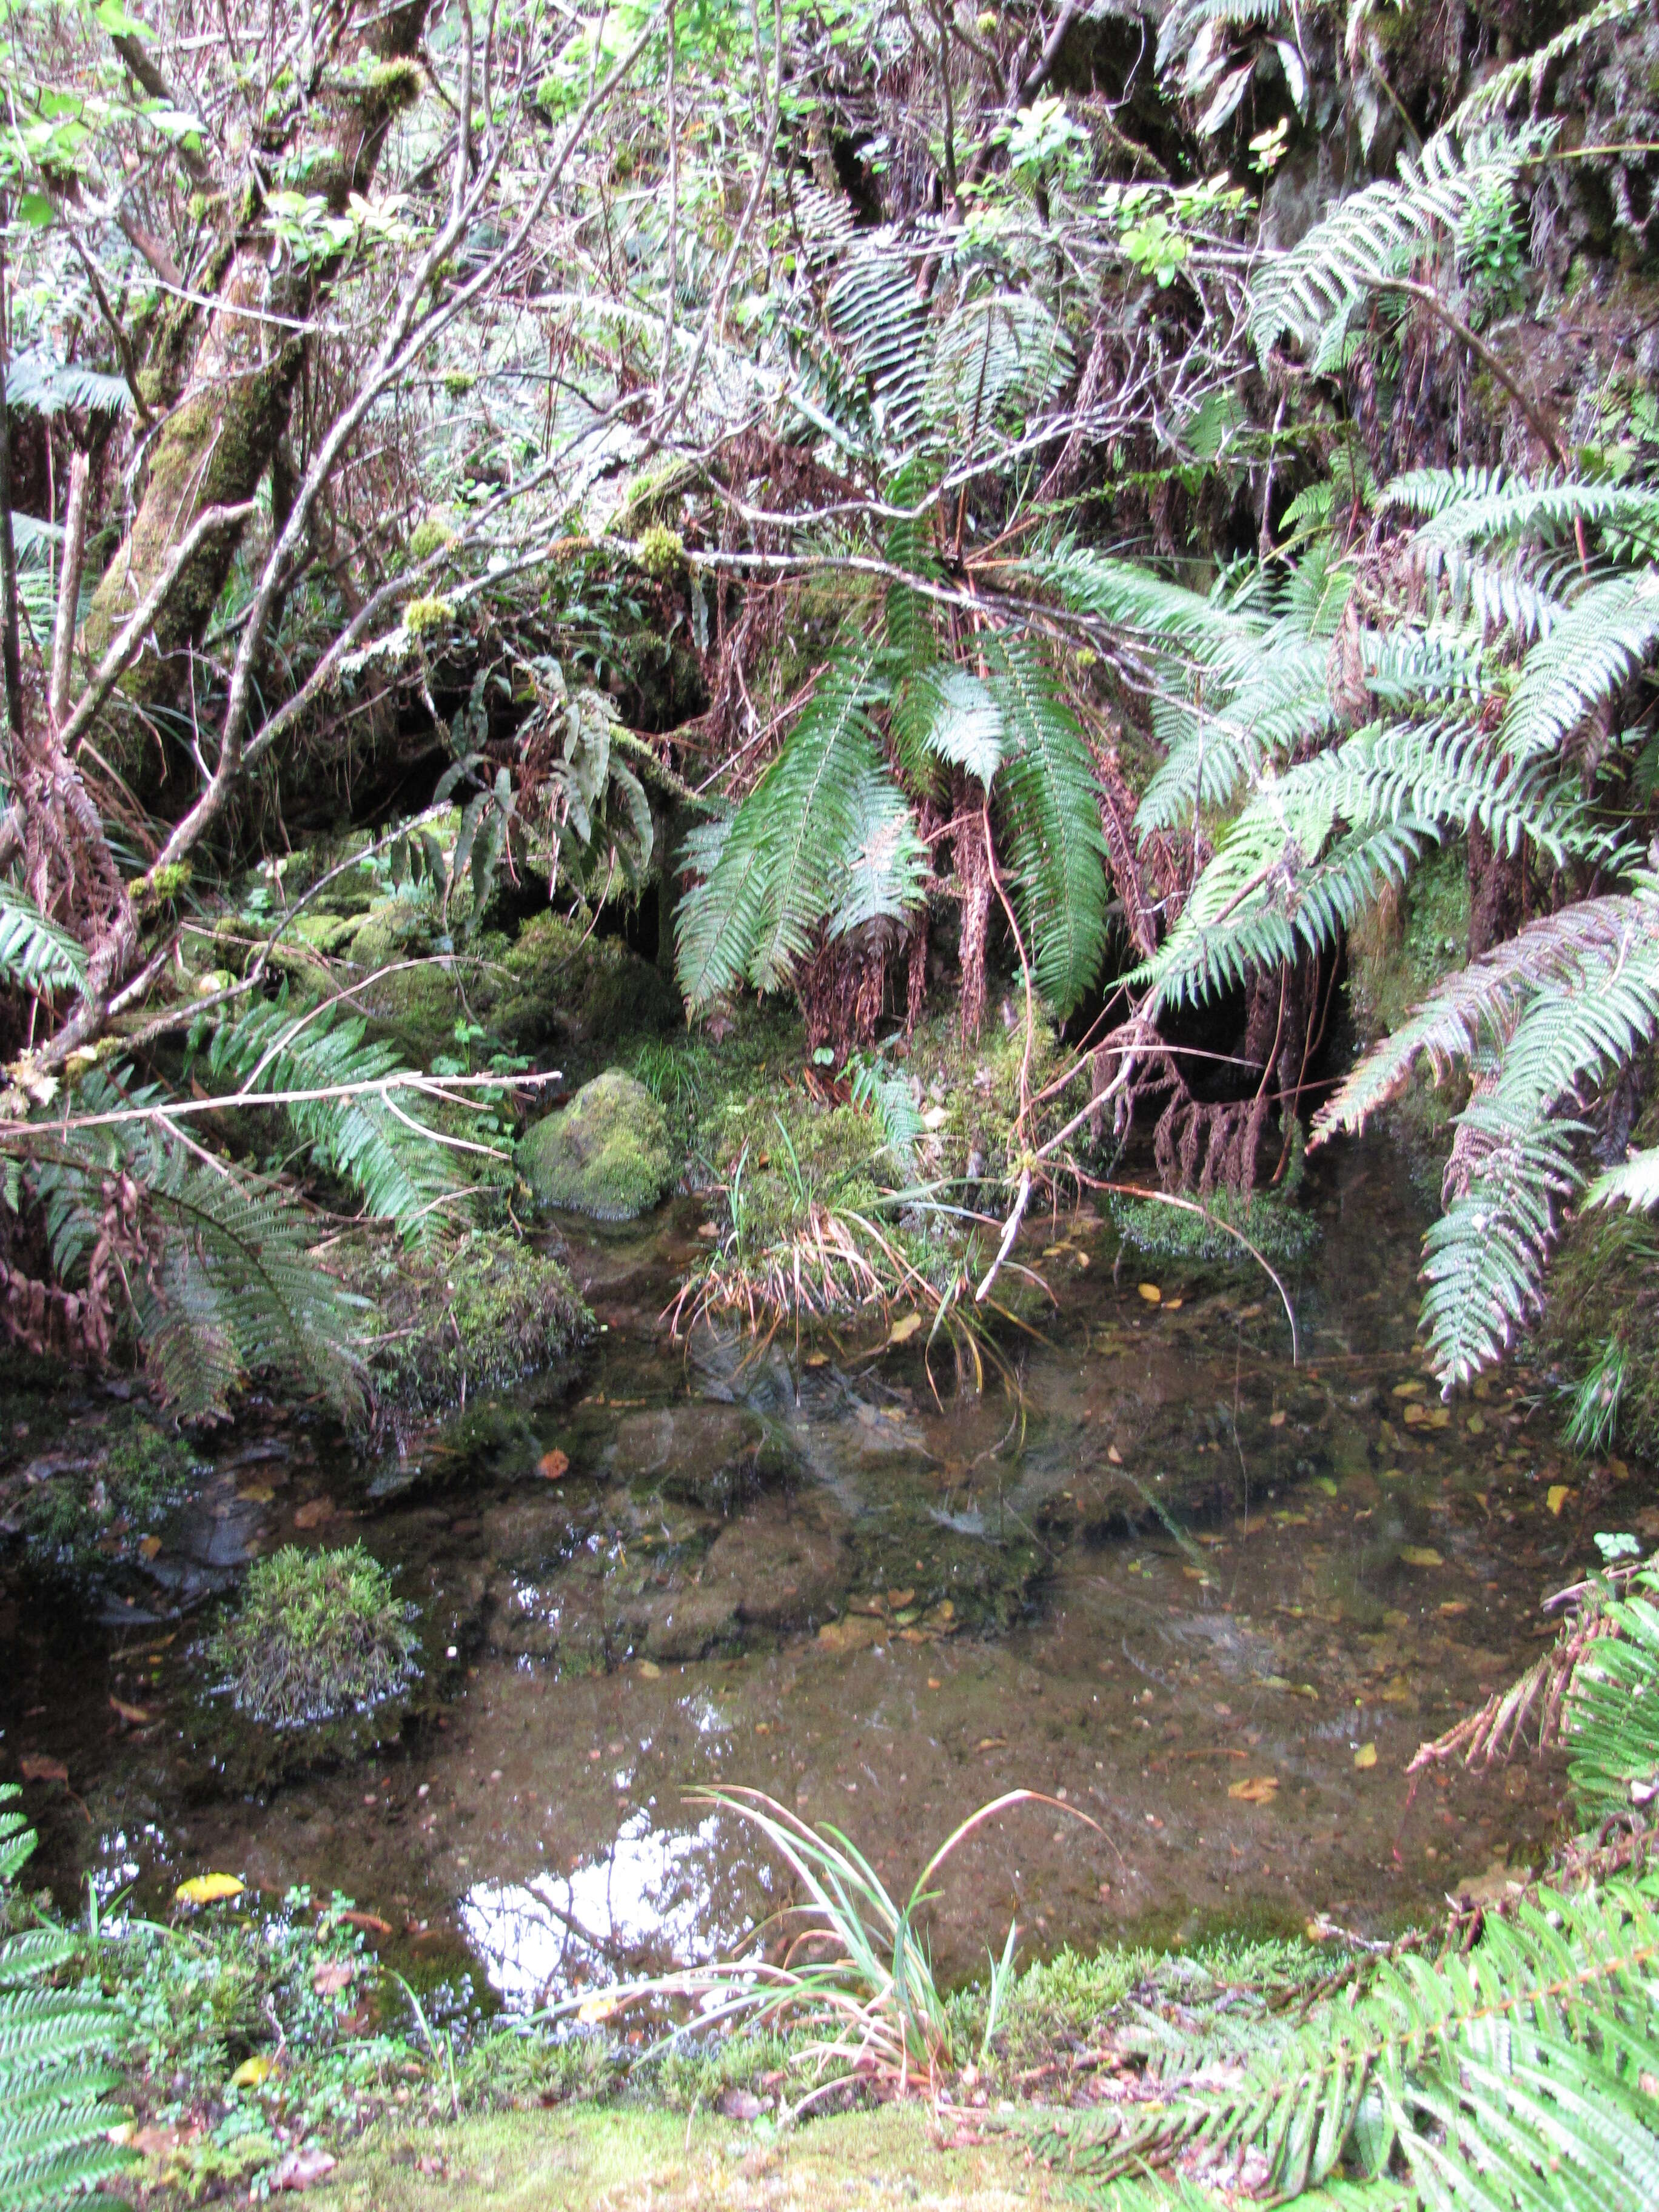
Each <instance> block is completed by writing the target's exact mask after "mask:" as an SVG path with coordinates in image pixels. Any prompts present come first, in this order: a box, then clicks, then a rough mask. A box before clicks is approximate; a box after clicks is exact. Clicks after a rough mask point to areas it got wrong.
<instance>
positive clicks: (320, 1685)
mask: <svg viewBox="0 0 1659 2212" xmlns="http://www.w3.org/2000/svg"><path fill="white" fill-rule="evenodd" d="M419 1648H420V1647H419V1640H418V1638H416V1633H415V1631H414V1628H413V1626H411V1624H410V1620H409V1619H408V1617H407V1613H406V1611H405V1608H404V1607H403V1606H402V1605H401V1604H400V1603H399V1602H398V1597H397V1595H396V1594H395V1592H394V1591H393V1589H392V1577H391V1576H390V1575H389V1574H388V1573H387V1572H386V1569H385V1568H384V1567H383V1566H382V1565H380V1561H379V1560H378V1559H374V1557H373V1556H372V1555H371V1554H370V1553H368V1552H367V1551H365V1550H364V1548H363V1547H362V1545H361V1544H350V1545H347V1546H345V1547H343V1549H341V1550H339V1551H318V1552H305V1551H301V1550H300V1549H299V1548H298V1547H296V1546H295V1545H292V1544H288V1545H284V1546H283V1549H282V1550H281V1551H280V1552H274V1553H272V1554H271V1555H270V1558H269V1559H258V1560H256V1561H255V1563H254V1565H252V1567H251V1568H250V1569H249V1571H248V1577H247V1582H246V1587H245V1588H244V1589H243V1592H242V1600H241V1603H240V1606H239V1607H238V1608H237V1610H236V1612H235V1613H234V1614H232V1615H231V1616H230V1617H229V1618H228V1620H225V1621H224V1622H223V1623H222V1626H220V1628H219V1629H218V1631H217V1632H216V1634H215V1635H214V1637H213V1638H212V1639H211V1641H210V1644H209V1646H208V1657H209V1661H210V1664H211V1665H212V1666H213V1667H215V1668H217V1669H219V1670H220V1671H221V1672H222V1674H224V1675H225V1676H226V1677H227V1678H228V1682H229V1686H230V1693H231V1697H232V1699H233V1701H234V1704H235V1706H236V1709H237V1711H239V1712H240V1713H244V1714H246V1716H247V1717H248V1718H249V1719H251V1720H254V1721H259V1722H263V1723H264V1724H265V1725H266V1726H267V1727H269V1728H276V1729H292V1728H304V1727H307V1726H309V1725H311V1724H313V1723H318V1722H322V1721H331V1720H335V1719H337V1718H339V1717H341V1716H342V1715H343V1714H346V1713H358V1714H366V1713H368V1712H370V1711H373V1710H374V1708H375V1707H376V1706H380V1705H386V1703H387V1702H388V1701H389V1700H392V1699H398V1698H399V1697H401V1696H402V1695H403V1693H404V1692H405V1691H407V1689H408V1688H409V1686H410V1684H411V1683H412V1682H413V1680H415V1678H416V1674H417V1673H418V1671H419V1668H418V1662H417V1654H418V1651H419Z"/></svg>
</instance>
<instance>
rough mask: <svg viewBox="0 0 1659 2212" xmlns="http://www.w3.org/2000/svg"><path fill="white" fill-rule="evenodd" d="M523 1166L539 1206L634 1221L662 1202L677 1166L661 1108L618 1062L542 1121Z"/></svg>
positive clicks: (524, 1151) (522, 1149)
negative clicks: (565, 1105)
mask: <svg viewBox="0 0 1659 2212" xmlns="http://www.w3.org/2000/svg"><path fill="white" fill-rule="evenodd" d="M519 1164H520V1169H521V1170H522V1171H523V1173H524V1176H525V1177H526V1181H527V1182H529V1184H530V1187H531V1188H532V1190H533V1191H534V1193H535V1194H536V1202H537V1204H538V1206H567V1207H568V1208H569V1209H570V1210H571V1211H572V1212H576V1213H589V1214H592V1216H593V1217H594V1218H595V1219H597V1220H599V1221H631V1220H633V1219H634V1218H635V1215H637V1214H641V1213H643V1212H645V1211H646V1210H647V1207H650V1206H655V1205H656V1203H657V1202H658V1200H659V1199H660V1198H661V1197H662V1196H663V1194H665V1192H666V1190H667V1189H668V1188H669V1186H670V1184H671V1182H673V1180H674V1177H675V1175H676V1173H677V1171H678V1162H677V1161H676V1159H675V1157H674V1153H673V1148H672V1146H671V1145H670V1143H669V1138H668V1121H667V1117H666V1116H665V1114H664V1113H663V1110H662V1108H661V1107H660V1106H659V1104H658V1103H657V1101H656V1100H655V1099H654V1098H653V1097H652V1095H651V1093H650V1092H649V1091H647V1089H646V1087H645V1085H643V1084H642V1083H636V1082H635V1079H634V1078H633V1077H632V1076H631V1075H624V1074H623V1072H622V1070H621V1069H620V1068H615V1067H612V1068H607V1069H606V1070H605V1073H604V1074H603V1075H599V1076H596V1077H595V1078H594V1079H593V1081H592V1083H589V1084H586V1085H584V1087H583V1088H582V1089H581V1090H580V1091H578V1092H577V1093H576V1096H575V1097H574V1098H573V1099H572V1100H571V1102H570V1103H569V1105H568V1106H567V1107H566V1108H565V1109H564V1110H563V1111H562V1113H558V1114H550V1115H548V1116H547V1117H546V1119H545V1120H544V1121H538V1122H537V1123H536V1125H535V1127H533V1128H532V1129H531V1130H530V1131H529V1132H528V1133H526V1136H525V1137H524V1139H522V1140H521V1142H520V1146H519Z"/></svg>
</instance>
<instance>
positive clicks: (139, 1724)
mask: <svg viewBox="0 0 1659 2212" xmlns="http://www.w3.org/2000/svg"><path fill="white" fill-rule="evenodd" d="M109 1702H110V1710H111V1711H112V1712H118V1713H119V1714H120V1716H121V1717H122V1719H123V1720H124V1721H130V1722H131V1724H132V1726H133V1727H134V1728H148V1727H149V1724H150V1723H151V1722H152V1721H153V1720H154V1719H155V1714H154V1713H147V1712H146V1711H144V1709H143V1706H142V1705H127V1704H125V1702H124V1701H123V1699H119V1698H112V1699H110V1701H109Z"/></svg>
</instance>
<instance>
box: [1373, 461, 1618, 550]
mask: <svg viewBox="0 0 1659 2212" xmlns="http://www.w3.org/2000/svg"><path fill="white" fill-rule="evenodd" d="M1378 504H1379V505H1381V506H1383V507H1401V508H1404V510H1405V511H1406V512H1407V513H1408V514H1412V515H1414V516H1416V517H1417V518H1418V519H1419V524H1420V527H1419V530H1418V532H1417V536H1416V539H1415V541H1414V542H1415V544H1416V545H1417V547H1418V548H1419V550H1421V549H1424V548H1426V547H1429V546H1437V547H1439V546H1451V545H1461V544H1469V545H1479V544H1490V543H1491V542H1492V540H1494V539H1498V538H1502V539H1506V540H1514V539H1516V538H1523V537H1531V538H1545V539H1550V540H1553V539H1558V538H1565V537H1566V536H1567V535H1569V534H1570V533H1571V530H1572V528H1573V526H1574V524H1575V523H1578V522H1587V523H1593V524H1595V525H1596V526H1601V525H1606V526H1609V527H1611V528H1613V529H1614V530H1617V531H1620V532H1630V533H1635V534H1646V533H1654V532H1659V489H1654V488H1653V487H1651V486H1649V485H1645V484H1628V483H1584V482H1583V481H1580V480H1577V479H1574V478H1565V479H1556V480H1553V481H1551V482H1547V483H1539V484H1533V483H1528V482H1527V480H1526V478H1525V477H1517V476H1513V475H1510V474H1507V473H1506V472H1505V471H1504V470H1502V469H1416V470H1413V471H1409V472H1408V473H1407V474H1406V475H1404V476H1398V477H1394V478H1393V479H1392V480H1391V482H1390V483H1389V484H1388V485H1387V486H1386V487H1385V488H1384V489H1383V491H1382V492H1381V493H1380V494H1379V495H1378Z"/></svg>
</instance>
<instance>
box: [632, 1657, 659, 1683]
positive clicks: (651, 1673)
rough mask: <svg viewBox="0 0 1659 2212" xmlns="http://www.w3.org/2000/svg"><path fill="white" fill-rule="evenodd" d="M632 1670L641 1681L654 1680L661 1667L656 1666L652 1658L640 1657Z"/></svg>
mask: <svg viewBox="0 0 1659 2212" xmlns="http://www.w3.org/2000/svg"><path fill="white" fill-rule="evenodd" d="M634 1672H635V1674H637V1675H638V1676H639V1677H640V1679H641V1681H644V1682H654V1681H656V1680H658V1678H659V1676H660V1674H661V1673H662V1668H660V1667H659V1666H658V1664H657V1662H656V1661H655V1660H654V1659H641V1662H640V1663H639V1665H638V1666H637V1667H636V1668H635V1669H634Z"/></svg>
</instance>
